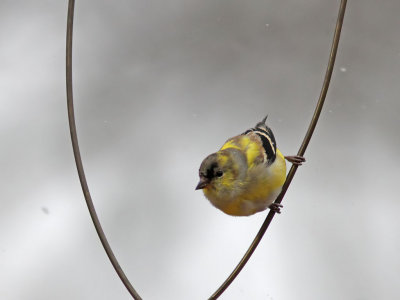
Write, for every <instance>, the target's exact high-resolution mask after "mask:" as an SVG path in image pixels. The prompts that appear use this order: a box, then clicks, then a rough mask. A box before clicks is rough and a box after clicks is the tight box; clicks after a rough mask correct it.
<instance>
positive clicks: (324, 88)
mask: <svg viewBox="0 0 400 300" xmlns="http://www.w3.org/2000/svg"><path fill="white" fill-rule="evenodd" d="M346 4H347V0H341V2H340V8H339V13H338V17H337V21H336V27H335V33H334V35H333V41H332V46H331V52H330V55H329V60H328V66H327V68H326V73H325V79H324V83H323V84H322V89H321V93H320V95H319V99H318V102H317V106H316V107H315V111H314V115H313V117H312V119H311V122H310V125H309V126H308V130H307V133H306V135H305V136H304V139H303V143H302V144H301V146H300V149H299V152H297V155H299V156H304V153H305V152H306V149H307V146H308V144H309V142H310V140H311V137H312V135H313V133H314V129H315V126H316V125H317V122H318V119H319V116H320V114H321V110H322V106H323V105H324V102H325V98H326V94H327V92H328V88H329V83H330V81H331V77H332V72H333V66H334V65H335V59H336V53H337V49H338V45H339V40H340V33H341V31H342V25H343V20H344V13H345V11H346ZM297 167H298V166H297V165H292V167H291V168H290V171H289V173H288V175H287V177H286V181H285V184H284V185H283V187H282V192H281V193H280V194H279V196H278V198H277V199H276V200H275V203H277V204H279V203H281V202H282V199H283V197H284V196H285V194H286V191H287V189H288V188H289V185H290V183H291V182H292V179H293V177H294V175H295V174H296V171H297ZM274 216H275V212H274V211H273V210H270V212H269V213H268V215H267V217H266V218H265V221H264V223H263V224H262V225H261V228H260V230H259V231H258V233H257V235H256V237H255V238H254V240H253V242H252V243H251V245H250V247H249V249H248V250H247V251H246V253H245V254H244V256H243V258H242V259H241V260H240V262H239V263H238V265H237V266H236V268H235V269H234V270H233V271H232V273H231V274H230V275H229V276H228V278H227V279H226V280H225V281H224V283H223V284H222V285H221V286H220V287H219V288H218V289H217V290H216V291H215V293H214V294H212V296H211V297H210V298H209V299H210V300H214V299H217V298H218V297H219V296H221V294H222V293H223V292H224V291H225V290H226V289H227V288H228V286H229V285H230V284H231V283H232V282H233V280H235V278H236V276H238V274H239V273H240V271H241V270H242V269H243V267H244V266H245V265H246V263H247V261H248V260H249V259H250V257H251V255H252V254H253V252H254V250H256V248H257V246H258V244H259V243H260V241H261V239H262V237H263V236H264V233H265V232H266V231H267V229H268V226H269V224H270V223H271V221H272V219H273V218H274Z"/></svg>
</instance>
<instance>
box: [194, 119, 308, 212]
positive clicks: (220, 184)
mask: <svg viewBox="0 0 400 300" xmlns="http://www.w3.org/2000/svg"><path fill="white" fill-rule="evenodd" d="M267 117H268V116H267ZM267 117H265V118H264V119H263V120H262V121H261V122H259V123H257V125H256V126H255V127H254V128H251V129H249V130H247V131H246V132H244V133H243V134H241V135H238V136H235V137H233V138H230V139H229V140H227V141H226V142H225V144H224V145H223V146H222V148H221V149H220V150H219V151H218V152H216V153H213V154H210V155H209V156H207V157H206V158H205V159H204V160H203V162H202V163H201V166H200V169H199V177H200V181H199V183H198V185H197V187H196V190H198V189H203V192H204V195H205V196H206V197H207V199H208V200H210V202H211V203H212V204H213V205H214V206H215V207H216V208H218V209H220V210H222V211H223V212H224V213H226V214H228V215H232V216H250V215H252V214H255V213H257V212H260V211H263V210H265V209H267V208H270V209H271V210H274V211H275V212H277V213H280V208H281V207H282V205H280V204H275V203H273V202H274V201H275V199H276V197H277V196H278V195H279V193H280V192H281V190H282V186H283V184H284V182H285V180H286V162H285V159H287V160H288V161H290V162H291V163H293V164H297V165H301V164H302V163H303V162H304V161H305V159H304V158H303V157H301V156H283V155H282V153H281V152H280V151H279V149H278V148H277V147H276V142H275V137H274V134H273V133H272V130H271V129H270V128H269V127H268V126H267V125H266V124H265V122H266V120H267Z"/></svg>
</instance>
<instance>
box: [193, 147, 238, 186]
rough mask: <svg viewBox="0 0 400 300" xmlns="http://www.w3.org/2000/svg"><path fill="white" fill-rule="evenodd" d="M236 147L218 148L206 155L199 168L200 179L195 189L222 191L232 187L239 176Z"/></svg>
mask: <svg viewBox="0 0 400 300" xmlns="http://www.w3.org/2000/svg"><path fill="white" fill-rule="evenodd" d="M232 150H234V151H233V152H235V151H237V150H236V149H226V150H220V151H218V152H216V153H213V154H210V155H209V156H207V157H206V158H205V159H204V160H203V162H202V163H201V166H200V169H199V177H200V181H199V183H198V184H197V186H196V190H199V189H203V191H204V193H207V192H217V193H218V192H222V191H224V190H229V189H232V188H233V187H234V185H235V181H236V179H237V178H238V176H239V172H240V170H239V167H240V166H239V163H238V162H237V159H236V157H235V153H233V152H232Z"/></svg>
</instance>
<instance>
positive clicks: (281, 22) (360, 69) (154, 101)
mask: <svg viewBox="0 0 400 300" xmlns="http://www.w3.org/2000/svg"><path fill="white" fill-rule="evenodd" d="M338 8H339V1H316V0H288V1H271V0H267V1H238V0H212V1H210V0H204V1H193V0H186V1H181V0H172V1H167V2H165V1H161V0H147V1H123V0H119V1H112V2H110V1H90V0H88V1H77V3H76V12H75V27H74V54H73V56H74V58H73V61H74V65H73V67H74V70H73V71H74V96H75V109H76V118H77V128H78V136H79V141H80V147H81V151H82V157H83V163H84V166H85V170H86V175H87V179H88V183H89V187H90V190H91V193H92V196H93V199H94V203H95V206H96V209H97V212H98V214H99V217H100V220H101V222H102V225H103V227H104V230H105V232H106V235H107V237H108V239H109V242H110V243H111V245H112V247H113V250H114V252H115V254H116V256H117V258H118V259H119V261H120V263H121V265H122V267H123V269H124V271H125V273H126V274H127V276H128V278H129V279H130V280H131V282H132V284H133V285H134V287H135V288H136V290H137V291H138V292H139V293H140V295H141V296H142V297H143V298H144V299H206V298H208V297H209V296H210V295H211V294H212V293H213V292H214V291H215V290H216V289H217V287H218V286H219V285H220V284H221V283H222V282H223V281H224V280H225V278H226V277H227V276H228V275H229V273H230V272H231V271H232V269H233V268H234V266H235V265H236V264H237V262H238V261H239V259H240V258H241V257H242V255H243V254H244V252H245V251H246V250H247V248H248V246H249V244H250V242H251V241H252V239H253V238H254V236H255V234H256V233H257V231H258V229H259V227H260V225H261V224H262V222H263V220H264V218H265V216H266V214H267V212H262V213H259V214H257V215H254V216H252V217H248V218H246V217H242V218H241V217H231V216H227V215H224V214H223V213H222V212H220V211H219V210H217V209H215V208H214V207H212V206H211V205H210V203H209V202H208V201H207V200H206V199H205V198H204V196H203V195H202V193H201V192H200V191H195V190H194V188H195V186H196V184H197V181H198V177H197V172H198V168H199V165H200V163H201V161H202V160H203V158H204V157H205V156H206V155H208V154H210V153H212V152H214V151H216V150H217V149H218V148H219V147H220V146H221V145H222V144H223V143H224V141H225V140H226V139H227V138H229V137H231V136H234V135H236V134H239V133H241V132H243V131H244V130H246V129H247V128H249V127H252V126H254V125H255V124H256V123H257V122H258V121H260V120H261V119H262V118H263V117H264V116H265V115H266V114H268V115H269V117H268V124H269V125H270V127H271V128H272V129H273V130H274V133H275V136H276V138H277V143H278V147H279V148H280V149H281V150H282V152H283V153H285V154H287V155H291V154H295V153H296V152H297V150H298V148H299V146H300V143H301V141H302V139H303V137H304V134H305V132H306V129H307V126H308V124H309V121H310V119H311V116H312V113H313V110H314V107H315V104H316V101H317V98H318V95H319V92H320V88H321V85H322V81H323V76H324V73H325V68H326V64H327V60H328V55H329V50H330V45H331V39H332V35H333V30H334V25H335V22H336V16H337V11H338ZM399 11H400V2H399V1H398V0H387V1H372V0H366V1H356V0H354V1H349V3H348V8H347V12H346V16H345V22H344V28H343V34H342V39H341V42H340V46H339V53H338V57H337V62H336V67H335V70H334V74H333V78H332V82H331V87H330V90H329V92H328V97H327V101H326V105H325V107H324V109H323V111H322V115H321V118H320V121H319V124H318V126H317V129H316V132H315V134H314V136H313V138H312V140H311V143H310V146H309V148H308V150H307V152H306V155H305V156H306V158H307V163H306V164H305V165H304V166H303V167H301V168H300V169H299V170H298V172H297V174H296V176H295V178H294V180H293V183H292V185H291V186H290V188H289V191H288V193H287V196H286V198H285V199H284V201H283V204H284V209H283V213H282V214H281V215H279V216H276V217H275V219H274V220H273V222H272V224H271V226H270V228H269V230H268V231H267V234H266V236H265V237H264V239H263V240H262V241H261V243H260V245H259V247H258V248H257V250H256V252H255V253H254V255H253V257H252V258H251V259H250V261H249V263H248V264H247V266H246V267H245V268H244V270H243V271H242V273H241V274H240V275H239V276H238V278H237V279H236V280H235V281H234V282H233V284H232V285H231V287H230V288H228V290H227V291H226V292H225V294H223V296H222V297H221V299H277V300H286V299H399V296H400V255H399V253H400V221H399V217H398V215H399V211H400V203H399V196H398V191H397V188H396V182H398V170H399V167H400V163H399V146H400V139H399V134H398V131H399V125H400V102H399V91H400V90H399V78H400V31H399V28H400V19H399V18H398V12H399ZM66 16H67V1H43V0H38V1H5V0H3V1H1V3H0V36H1V40H2V46H1V50H0V55H1V56H0V57H1V59H0V64H1V67H0V99H1V109H0V112H1V118H0V133H1V140H2V143H1V147H0V151H1V155H0V164H1V172H0V176H1V188H0V298H1V299H7V300H17V299H18V300H19V299H41V300H45V299H130V295H129V294H128V292H127V291H126V290H125V288H124V286H123V285H122V283H121V282H120V280H119V278H118V277H117V275H116V274H115V272H114V270H113V268H112V266H111V264H110V262H109V261H108V259H107V257H106V254H105V252H104V250H103V248H102V246H101V244H100V241H99V239H98V237H97V235H96V232H95V230H94V227H93V225H92V223H91V220H90V217H89V213H88V211H87V208H86V204H85V202H84V198H83V195H82V192H81V188H80V184H79V180H78V176H77V172H76V168H75V164H74V159H73V153H72V147H71V143H70V136H69V131H68V123H67V109H66V95H65V66H64V64H65V31H66Z"/></svg>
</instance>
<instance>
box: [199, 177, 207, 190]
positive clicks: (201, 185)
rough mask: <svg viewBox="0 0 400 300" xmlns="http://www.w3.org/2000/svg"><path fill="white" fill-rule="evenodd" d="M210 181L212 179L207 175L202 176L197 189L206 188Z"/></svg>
mask: <svg viewBox="0 0 400 300" xmlns="http://www.w3.org/2000/svg"><path fill="white" fill-rule="evenodd" d="M209 183H210V179H208V178H207V177H203V176H201V177H200V181H199V183H198V184H197V186H196V190H200V189H204V188H205V187H206V186H207V185H208V184H209Z"/></svg>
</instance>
